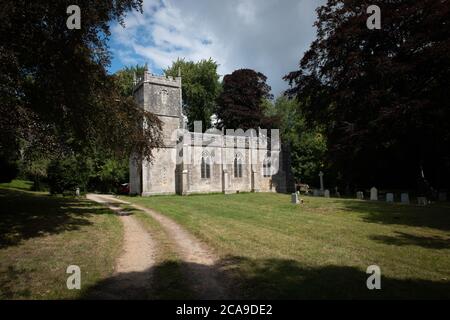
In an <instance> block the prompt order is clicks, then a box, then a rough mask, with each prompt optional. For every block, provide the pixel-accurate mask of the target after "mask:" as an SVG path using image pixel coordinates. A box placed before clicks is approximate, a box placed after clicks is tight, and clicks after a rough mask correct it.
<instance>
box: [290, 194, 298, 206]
mask: <svg viewBox="0 0 450 320" xmlns="http://www.w3.org/2000/svg"><path fill="white" fill-rule="evenodd" d="M291 203H294V204H298V203H300V201H299V200H298V194H297V193H293V194H291Z"/></svg>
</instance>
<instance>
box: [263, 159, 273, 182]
mask: <svg viewBox="0 0 450 320" xmlns="http://www.w3.org/2000/svg"><path fill="white" fill-rule="evenodd" d="M271 165H272V162H271V161H270V158H269V157H266V158H265V159H264V161H263V176H264V177H265V178H267V177H271V176H272V173H271V168H270V167H271Z"/></svg>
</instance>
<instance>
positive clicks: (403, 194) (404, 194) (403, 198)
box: [400, 192, 409, 204]
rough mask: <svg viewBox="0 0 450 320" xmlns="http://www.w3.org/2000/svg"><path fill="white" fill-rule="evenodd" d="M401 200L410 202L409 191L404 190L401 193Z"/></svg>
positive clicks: (406, 202)
mask: <svg viewBox="0 0 450 320" xmlns="http://www.w3.org/2000/svg"><path fill="white" fill-rule="evenodd" d="M400 201H401V202H402V203H405V204H409V193H407V192H404V193H402V194H401V195H400Z"/></svg>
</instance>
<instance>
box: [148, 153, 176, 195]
mask: <svg viewBox="0 0 450 320" xmlns="http://www.w3.org/2000/svg"><path fill="white" fill-rule="evenodd" d="M154 157H155V160H154V161H153V163H150V162H148V161H143V165H142V168H143V170H142V171H143V172H142V181H143V185H142V195H143V196H150V195H157V194H175V191H176V188H177V185H176V183H177V180H176V179H175V177H176V174H177V166H176V162H175V160H174V159H175V157H176V149H175V148H161V149H158V150H155V154H154Z"/></svg>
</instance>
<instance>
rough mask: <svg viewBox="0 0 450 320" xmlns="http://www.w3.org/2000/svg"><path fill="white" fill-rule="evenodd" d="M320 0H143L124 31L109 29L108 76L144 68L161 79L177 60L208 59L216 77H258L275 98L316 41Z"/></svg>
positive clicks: (285, 87)
mask: <svg viewBox="0 0 450 320" xmlns="http://www.w3.org/2000/svg"><path fill="white" fill-rule="evenodd" d="M322 2H323V1H322V0H144V4H143V14H141V13H139V12H130V13H128V14H127V16H126V18H125V28H123V27H122V26H120V25H119V24H117V23H113V24H112V26H111V39H110V43H109V45H110V50H111V52H112V55H113V59H112V62H111V67H110V70H109V71H110V72H115V71H117V70H118V69H121V68H123V67H124V66H129V65H136V64H140V65H143V64H145V63H147V64H148V68H149V71H150V72H152V73H153V74H162V70H163V69H164V68H167V67H168V66H170V65H171V64H172V61H175V60H176V59H177V58H185V59H186V60H190V61H199V60H201V59H209V58H212V59H213V60H215V61H216V62H217V63H218V64H219V68H218V73H219V74H220V75H221V76H224V75H226V74H230V73H231V72H233V71H234V70H236V69H241V68H249V69H254V70H256V71H258V72H262V73H263V74H265V75H266V76H267V78H268V79H267V82H268V84H269V85H270V86H271V87H272V93H273V94H274V95H275V96H278V95H279V94H281V93H282V92H283V91H284V90H286V89H287V88H288V84H287V82H286V81H284V80H283V79H282V78H283V76H284V75H286V74H287V73H289V72H290V71H294V70H296V69H297V68H298V63H299V61H300V59H301V57H302V56H303V53H304V52H305V51H306V50H307V49H308V48H309V45H310V44H311V42H312V41H313V39H314V37H315V29H314V27H313V23H314V21H315V19H316V12H315V9H316V8H317V7H318V6H319V5H320V4H321V3H322Z"/></svg>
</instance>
